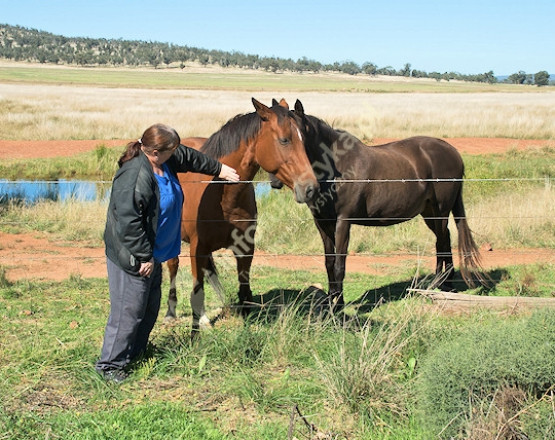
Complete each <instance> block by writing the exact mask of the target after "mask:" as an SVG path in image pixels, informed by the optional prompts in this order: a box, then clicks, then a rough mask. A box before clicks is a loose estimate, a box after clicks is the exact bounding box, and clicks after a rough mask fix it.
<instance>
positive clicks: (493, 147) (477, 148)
mask: <svg viewBox="0 0 555 440" xmlns="http://www.w3.org/2000/svg"><path fill="white" fill-rule="evenodd" d="M393 140H395V139H386V138H376V139H374V140H373V142H372V145H379V144H384V143H387V142H391V141H393ZM445 140H446V141H447V142H449V143H450V144H451V145H453V146H454V147H455V148H456V149H457V150H459V151H460V152H461V153H467V154H492V153H503V152H505V151H507V150H510V149H518V150H523V149H528V148H541V147H544V146H547V145H554V142H553V141H547V140H529V139H526V140H523V139H520V140H519V139H493V138H451V139H445ZM129 141H130V139H121V140H118V139H110V140H79V141H57V140H54V141H3V140H0V159H31V158H41V157H58V156H63V157H67V156H74V155H75V154H79V153H84V152H86V151H91V150H94V149H95V148H97V147H98V146H101V145H104V146H106V147H122V148H124V147H125V145H127V143H128V142H129Z"/></svg>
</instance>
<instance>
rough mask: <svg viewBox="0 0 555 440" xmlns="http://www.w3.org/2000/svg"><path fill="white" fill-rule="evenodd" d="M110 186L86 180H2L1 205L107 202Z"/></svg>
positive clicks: (0, 187)
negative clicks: (48, 201)
mask: <svg viewBox="0 0 555 440" xmlns="http://www.w3.org/2000/svg"><path fill="white" fill-rule="evenodd" d="M109 188H110V184H106V183H102V182H90V181H85V180H63V179H60V180H58V181H43V180H35V181H31V180H16V181H10V180H5V179H0V203H7V202H10V201H12V202H17V203H26V204H33V203H36V202H39V201H43V200H52V201H55V202H59V201H65V200H77V201H95V200H107V199H108V197H109Z"/></svg>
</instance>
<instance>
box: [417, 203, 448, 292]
mask: <svg viewBox="0 0 555 440" xmlns="http://www.w3.org/2000/svg"><path fill="white" fill-rule="evenodd" d="M422 215H423V216H424V221H425V222H426V225H427V226H428V228H430V230H431V231H432V232H433V233H434V234H435V236H436V283H437V285H439V286H441V287H442V288H443V289H448V290H451V289H452V288H453V286H452V281H453V273H454V266H453V253H452V250H451V234H450V232H449V228H448V227H447V224H448V221H449V214H445V215H441V214H440V215H437V214H435V213H433V214H431V215H430V216H427V215H426V214H425V213H423V214H422ZM427 217H429V218H427Z"/></svg>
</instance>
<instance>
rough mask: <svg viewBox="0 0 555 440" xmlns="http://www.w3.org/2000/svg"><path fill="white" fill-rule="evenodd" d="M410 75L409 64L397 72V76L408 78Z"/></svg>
mask: <svg viewBox="0 0 555 440" xmlns="http://www.w3.org/2000/svg"><path fill="white" fill-rule="evenodd" d="M410 73H411V65H410V63H406V64H405V67H403V68H402V69H401V70H399V76H410Z"/></svg>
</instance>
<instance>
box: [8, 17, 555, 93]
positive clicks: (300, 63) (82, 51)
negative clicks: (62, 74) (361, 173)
mask: <svg viewBox="0 0 555 440" xmlns="http://www.w3.org/2000/svg"><path fill="white" fill-rule="evenodd" d="M0 58H4V59H8V60H13V61H30V62H38V63H43V64H45V63H48V64H66V65H79V66H151V67H154V68H158V67H162V66H164V65H165V66H169V65H179V67H180V68H182V69H183V68H184V67H185V65H186V63H187V62H198V63H200V64H202V65H219V66H222V67H238V68H243V69H254V70H257V69H260V70H265V71H269V72H283V71H290V72H342V73H347V74H349V75H359V74H366V75H389V76H404V77H413V78H433V79H436V80H437V81H441V80H445V81H450V80H462V81H474V82H483V83H496V82H498V79H497V78H496V77H495V75H494V73H493V71H489V72H485V73H479V74H473V75H463V74H460V73H457V72H443V73H440V72H430V73H428V72H425V71H422V70H417V69H412V66H411V64H410V63H406V64H405V65H404V66H403V67H402V68H401V69H398V70H397V69H394V68H393V67H391V66H386V67H378V66H377V65H376V64H374V63H372V62H365V63H363V64H362V65H359V64H357V63H355V62H353V61H344V62H341V63H340V62H335V63H330V64H322V63H320V62H318V61H315V60H312V59H308V58H306V57H302V58H299V59H298V60H296V61H294V60H292V59H290V58H287V59H285V58H277V57H262V56H259V55H251V54H244V53H242V52H235V51H233V52H226V51H221V50H207V49H201V48H196V47H189V46H181V45H175V44H171V43H160V42H152V41H140V40H122V39H116V40H115V39H104V38H84V37H64V36H61V35H54V34H52V33H49V32H45V31H40V30H37V29H29V28H25V27H21V26H11V25H7V24H0ZM505 81H506V82H511V83H514V84H535V85H538V86H543V85H548V84H549V73H548V72H546V71H541V72H538V73H536V74H534V75H531V74H527V73H525V72H522V71H520V72H518V73H514V74H512V75H510V76H509V77H508V78H507V79H506V80H505Z"/></svg>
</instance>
